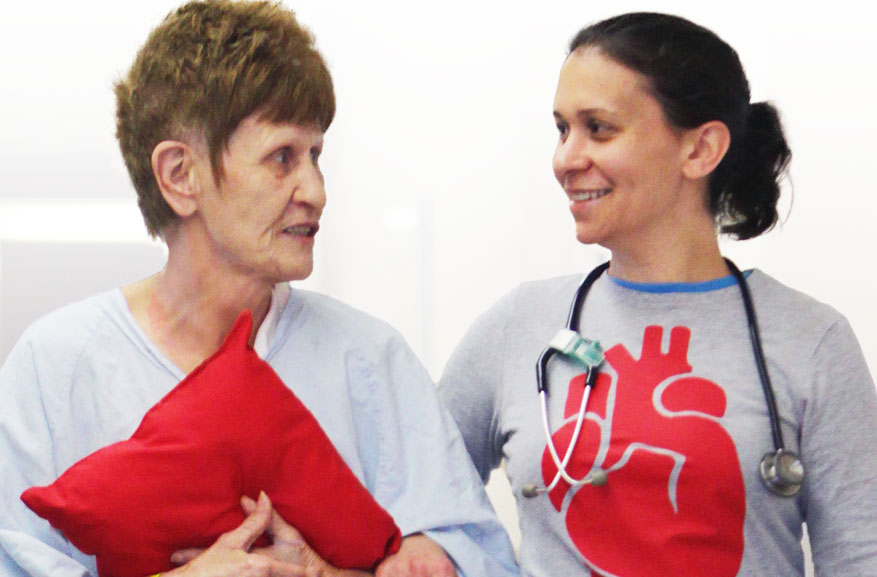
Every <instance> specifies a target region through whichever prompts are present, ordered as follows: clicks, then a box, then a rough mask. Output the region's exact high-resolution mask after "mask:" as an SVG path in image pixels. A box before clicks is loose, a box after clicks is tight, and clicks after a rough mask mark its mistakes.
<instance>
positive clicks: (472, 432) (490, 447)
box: [438, 295, 514, 483]
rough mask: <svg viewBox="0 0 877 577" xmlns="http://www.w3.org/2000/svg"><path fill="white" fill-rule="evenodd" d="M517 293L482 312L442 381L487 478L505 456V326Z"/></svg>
mask: <svg viewBox="0 0 877 577" xmlns="http://www.w3.org/2000/svg"><path fill="white" fill-rule="evenodd" d="M513 298H514V297H513V295H507V296H506V297H504V298H503V299H502V300H500V301H499V302H498V303H496V304H495V305H494V306H493V307H492V308H490V309H489V310H488V311H487V312H485V313H484V314H482V315H481V316H479V317H478V318H477V319H476V321H475V322H474V323H473V325H472V326H471V327H470V328H469V330H468V332H467V333H466V334H465V336H464V337H463V339H462V340H461V341H460V344H459V345H457V348H456V349H455V350H454V352H453V354H452V355H451V358H450V359H449V360H448V363H447V365H446V366H445V370H444V373H443V374H442V377H441V379H440V381H439V385H438V389H439V396H440V397H441V399H442V401H443V402H444V404H445V406H446V407H447V408H448V410H449V411H450V412H451V415H453V417H454V420H455V421H456V423H457V426H458V427H459V428H460V432H461V434H462V435H463V439H464V441H465V443H466V449H467V451H468V452H469V456H470V457H471V458H472V462H473V463H475V468H476V469H477V470H478V474H479V475H480V476H481V480H482V481H483V482H485V483H486V482H487V480H488V478H489V477H490V472H491V471H492V470H493V469H495V468H496V467H498V466H499V465H500V462H501V461H502V458H503V453H502V445H503V440H502V438H501V429H500V416H501V414H500V408H501V400H502V383H503V374H502V373H503V367H504V366H505V363H504V362H503V354H504V351H505V349H506V346H505V345H506V343H505V334H504V333H505V326H506V322H507V312H508V310H509V307H510V306H511V301H512V300H513Z"/></svg>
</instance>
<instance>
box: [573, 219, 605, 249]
mask: <svg viewBox="0 0 877 577" xmlns="http://www.w3.org/2000/svg"><path fill="white" fill-rule="evenodd" d="M576 240H577V241H579V242H580V243H582V244H601V245H602V242H601V240H602V237H601V236H600V235H599V234H597V233H596V231H594V229H593V228H591V227H588V226H586V225H583V224H581V223H578V222H577V223H576Z"/></svg>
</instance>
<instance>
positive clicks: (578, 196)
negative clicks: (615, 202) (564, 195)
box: [569, 188, 609, 201]
mask: <svg viewBox="0 0 877 577" xmlns="http://www.w3.org/2000/svg"><path fill="white" fill-rule="evenodd" d="M607 194H609V189H608V188H604V189H601V190H587V191H585V192H575V193H573V194H570V195H569V197H570V199H571V200H574V201H580V200H594V199H596V198H601V197H604V196H606V195H607Z"/></svg>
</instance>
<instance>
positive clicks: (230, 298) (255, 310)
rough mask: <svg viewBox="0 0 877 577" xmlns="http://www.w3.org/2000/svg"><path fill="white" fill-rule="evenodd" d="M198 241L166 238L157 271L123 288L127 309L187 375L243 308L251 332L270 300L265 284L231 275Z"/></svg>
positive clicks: (210, 351) (218, 342) (216, 344)
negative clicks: (164, 262)
mask: <svg viewBox="0 0 877 577" xmlns="http://www.w3.org/2000/svg"><path fill="white" fill-rule="evenodd" d="M200 246H203V244H202V243H201V242H200V241H199V242H192V243H190V242H187V239H186V238H185V237H184V236H181V235H177V236H176V237H175V238H169V239H168V248H169V251H168V262H167V265H166V267H165V268H164V270H162V271H161V272H159V273H158V274H156V275H154V276H152V277H150V278H148V279H145V280H143V281H140V282H139V283H135V284H133V285H129V286H127V287H124V288H123V294H124V295H125V297H126V299H127V301H128V305H129V308H130V309H131V312H132V313H133V315H134V318H135V319H136V320H137V321H138V323H139V324H140V326H141V328H142V329H143V330H144V332H145V333H146V335H147V336H148V337H149V338H150V339H151V340H152V341H153V343H154V344H155V345H156V346H158V348H159V349H160V350H161V351H162V353H164V354H165V356H167V357H168V358H169V359H170V360H171V361H172V362H174V364H176V365H177V366H178V367H179V368H180V369H182V370H183V371H184V372H186V373H188V372H189V371H191V370H192V369H194V368H195V367H196V366H198V365H199V364H200V363H201V362H202V361H203V360H204V359H206V358H207V357H209V356H210V355H211V354H213V353H214V352H215V351H216V349H218V348H219V346H220V345H221V344H222V341H223V339H224V338H225V335H226V334H228V331H229V330H231V327H232V326H233V325H234V322H235V321H236V320H237V318H238V316H239V315H240V313H241V312H242V311H243V310H244V309H249V310H250V312H251V313H252V315H253V334H252V335H251V336H250V344H252V342H253V341H254V340H255V333H256V332H257V331H258V328H259V326H260V325H261V324H262V321H263V320H264V319H265V316H266V315H267V313H268V308H269V306H270V304H271V291H272V288H273V285H272V284H271V283H268V282H265V281H260V280H256V279H253V278H252V277H248V276H246V275H243V274H240V273H236V272H235V271H234V270H233V268H231V267H229V265H228V264H227V263H225V262H222V261H220V260H219V259H217V258H211V256H210V253H209V251H204V250H199V247H200Z"/></svg>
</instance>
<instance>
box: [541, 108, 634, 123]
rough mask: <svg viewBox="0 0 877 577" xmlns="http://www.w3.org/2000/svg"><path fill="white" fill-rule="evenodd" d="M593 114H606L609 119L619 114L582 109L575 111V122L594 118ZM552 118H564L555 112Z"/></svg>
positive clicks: (600, 109)
mask: <svg viewBox="0 0 877 577" xmlns="http://www.w3.org/2000/svg"><path fill="white" fill-rule="evenodd" d="M595 114H607V115H609V116H610V117H617V116H618V114H619V113H618V112H617V111H612V110H608V109H606V108H582V109H580V110H576V112H575V114H574V116H575V118H576V119H577V120H585V119H587V118H590V117H592V116H594V115H595ZM554 118H556V119H562V118H565V117H564V116H563V114H561V113H560V112H558V111H557V110H555V111H554Z"/></svg>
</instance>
